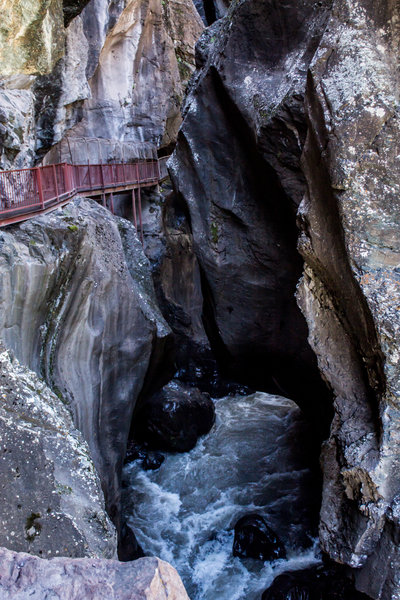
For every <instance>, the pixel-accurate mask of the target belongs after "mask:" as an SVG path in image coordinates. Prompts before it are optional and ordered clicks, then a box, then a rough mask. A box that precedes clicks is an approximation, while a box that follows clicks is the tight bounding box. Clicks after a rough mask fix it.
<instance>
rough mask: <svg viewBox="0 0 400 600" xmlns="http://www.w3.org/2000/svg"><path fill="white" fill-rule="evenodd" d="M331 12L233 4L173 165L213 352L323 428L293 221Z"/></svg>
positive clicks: (200, 61)
mask: <svg viewBox="0 0 400 600" xmlns="http://www.w3.org/2000/svg"><path fill="white" fill-rule="evenodd" d="M329 7H330V1H329V0H323V1H321V2H314V1H313V0H306V1H304V2H301V3H299V2H298V1H297V0H290V1H288V2H283V3H282V2H274V1H272V0H268V1H265V0H245V1H241V2H236V3H232V5H231V7H230V8H229V11H228V14H227V15H226V17H224V18H223V19H221V20H219V21H218V22H216V23H215V24H214V25H213V26H212V27H210V28H208V29H207V30H206V31H205V32H204V34H203V36H202V37H201V39H200V41H199V42H198V44H197V47H196V60H197V65H198V70H197V72H196V75H195V77H194V79H193V80H192V82H191V85H190V90H189V94H188V96H187V99H186V102H185V106H184V110H183V115H184V122H183V125H182V127H181V129H180V132H179V135H178V143H177V147H176V151H175V153H174V155H173V157H172V159H171V160H170V162H169V166H170V170H171V176H172V179H173V182H174V185H175V188H176V190H177V192H178V193H179V196H180V198H181V199H182V200H183V201H184V203H185V204H186V207H187V211H188V213H189V216H190V224H191V231H192V234H193V247H194V251H195V253H196V256H197V258H198V261H199V265H200V270H201V273H202V285H203V295H204V301H205V311H204V317H205V323H206V326H207V331H208V333H209V337H210V339H211V341H212V344H213V349H214V350H215V352H216V354H217V355H218V357H219V359H220V360H221V362H222V363H223V364H224V366H225V367H227V368H229V370H230V373H231V376H233V377H234V378H237V377H241V378H242V379H243V380H244V381H246V382H248V383H250V384H251V385H252V387H253V388H255V389H267V390H269V391H271V390H273V391H275V392H277V393H282V394H283V395H285V396H289V397H296V398H297V399H302V400H304V399H305V398H307V401H308V405H309V406H312V410H310V413H312V414H313V416H314V417H316V415H317V417H316V420H318V419H319V423H321V422H322V421H323V420H325V422H326V421H329V410H328V409H327V408H326V405H325V406H324V402H323V398H324V394H325V396H326V392H325V391H324V386H323V385H322V384H321V383H320V378H319V374H318V370H317V365H316V360H315V357H314V356H313V354H312V352H311V349H310V347H309V346H308V343H307V326H306V323H305V320H304V318H303V316H302V315H301V313H300V311H299V309H298V307H297V306H296V302H295V299H294V293H295V289H296V284H297V281H298V279H299V277H300V275H301V272H302V260H301V257H300V256H299V255H298V253H297V250H296V243H297V229H296V222H295V221H296V209H297V206H298V205H299V203H300V201H301V199H302V196H303V193H304V190H305V180H304V176H303V175H302V173H301V168H300V157H301V151H302V147H303V143H304V140H305V133H306V122H305V115H304V108H303V100H304V89H305V81H306V72H307V67H308V65H309V64H310V61H311V59H312V57H313V54H314V52H315V48H316V45H317V44H318V40H319V39H320V38H321V36H322V33H323V31H324V27H325V24H326V20H327V18H328V15H329ZM210 140H212V142H210ZM210 332H211V333H210ZM313 398H314V399H315V402H314V403H313ZM303 404H306V403H305V402H303ZM327 417H328V418H327Z"/></svg>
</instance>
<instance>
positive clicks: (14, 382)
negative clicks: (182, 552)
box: [0, 344, 117, 598]
mask: <svg viewBox="0 0 400 600" xmlns="http://www.w3.org/2000/svg"><path fill="white" fill-rule="evenodd" d="M0 400H1V402H0V452H1V461H0V479H1V487H0V504H1V515H2V516H1V520H0V545H1V546H7V548H9V549H10V550H15V551H17V552H29V553H31V554H36V555H38V556H41V557H42V558H50V557H53V556H69V557H82V556H91V557H104V558H115V557H116V551H117V540H116V531H115V529H114V527H113V525H112V524H111V522H110V520H109V518H108V516H107V514H106V512H105V507H104V497H103V493H102V491H101V487H100V481H99V478H98V475H97V473H96V471H95V468H94V465H93V462H92V459H91V456H90V453H89V448H88V446H87V444H86V443H85V441H84V440H83V437H82V435H81V434H80V432H79V431H77V430H76V429H75V427H74V425H73V423H72V419H71V415H70V413H69V411H68V410H67V408H66V407H65V406H64V405H63V403H62V402H61V400H60V399H59V398H58V397H57V396H56V395H55V394H54V393H53V392H52V391H51V390H50V389H49V388H48V387H47V386H46V384H45V383H44V382H43V381H41V380H40V379H39V378H38V377H37V375H36V374H35V373H33V372H32V371H29V370H28V369H26V368H25V367H23V366H21V365H20V364H19V363H18V361H16V359H12V358H11V357H10V354H9V352H8V351H6V350H5V348H4V346H3V345H2V344H0ZM0 552H2V558H1V560H0V563H1V568H3V569H4V570H6V567H5V564H4V563H3V559H4V552H3V551H0ZM10 554H11V553H10ZM4 572H5V571H3V573H4ZM0 580H1V581H3V580H2V578H1V577H0ZM2 589H3V592H4V588H2V587H1V584H0V597H2V598H6V596H5V595H2V594H1V590H2ZM4 593H5V592H4ZM8 597H12V596H7V598H8Z"/></svg>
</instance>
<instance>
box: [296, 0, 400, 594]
mask: <svg viewBox="0 0 400 600" xmlns="http://www.w3.org/2000/svg"><path fill="white" fill-rule="evenodd" d="M399 16H400V15H399V6H398V5H397V4H396V3H391V2H389V3H387V2H372V1H369V0H362V1H361V0H360V1H358V2H351V3H348V2H342V1H338V2H336V3H335V7H334V11H333V12H332V16H331V18H330V21H329V23H328V27H327V30H326V33H325V35H324V37H323V39H322V41H321V43H320V47H319V49H318V51H317V53H316V55H315V58H314V60H313V63H312V65H311V69H310V72H309V78H308V86H307V98H306V111H307V117H308V123H309V131H308V137H307V143H306V146H305V150H304V156H303V161H304V173H305V176H306V178H307V193H306V196H305V199H304V201H303V203H302V205H301V208H300V224H301V228H302V235H301V239H300V250H301V252H302V254H303V256H304V258H305V262H306V267H305V272H304V277H303V279H302V282H301V285H300V289H299V301H300V305H301V307H302V310H303V311H304V314H305V315H306V317H307V321H308V324H309V328H310V342H311V344H312V346H313V348H314V349H315V352H316V354H317V356H318V361H319V365H320V369H321V371H322V373H323V374H324V376H325V378H326V379H327V380H328V381H329V383H330V384H331V386H332V388H333V390H334V392H335V395H336V400H335V418H334V421H333V424H332V430H331V437H330V439H329V442H328V443H327V444H326V447H325V449H324V451H323V461H324V471H325V485H324V500H323V507H322V513H321V526H320V535H321V541H322V545H323V548H324V549H325V550H326V551H327V552H328V553H329V554H330V555H331V556H332V557H333V558H335V559H336V560H338V561H340V562H345V563H347V564H350V565H352V566H354V567H360V570H359V571H357V573H358V575H357V581H358V585H359V587H360V589H361V590H363V591H365V592H367V593H368V594H370V595H371V596H372V597H373V598H383V599H385V600H386V599H387V600H389V599H390V598H397V597H398V595H399V594H400V578H399V572H400V556H399V550H398V535H399V502H398V491H399V486H400V481H399V459H398V457H399V440H400V437H399V433H400V432H399V423H400V420H399V416H400V415H399V401H400V368H399V353H398V348H399V332H400V317H399V314H400V313H399V306H400V271H399V268H400V242H399V240H400V205H399V174H400V173H399V169H400V166H399V137H400V135H399V134H400V128H399V112H398V105H399V92H400V81H399V75H398V68H397V61H398V54H399V41H400V31H399V24H400V21H399Z"/></svg>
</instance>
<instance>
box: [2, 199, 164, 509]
mask: <svg viewBox="0 0 400 600" xmlns="http://www.w3.org/2000/svg"><path fill="white" fill-rule="evenodd" d="M0 238H1V241H0V245H1V249H0V277H1V288H0V303H1V304H2V305H3V306H7V310H5V311H2V312H1V313H0V337H1V338H3V340H4V342H5V344H6V346H7V347H9V348H11V349H13V350H14V352H15V354H16V356H17V358H18V359H19V360H20V361H21V362H22V363H23V364H26V365H29V367H30V368H31V369H32V370H34V371H35V372H36V373H38V374H39V375H40V376H42V377H43V378H44V379H45V380H46V382H47V383H48V384H49V386H50V387H51V388H52V389H53V390H54V391H55V392H56V393H57V395H58V396H59V397H60V398H62V399H63V401H64V402H66V404H68V406H69V407H70V409H71V411H72V413H73V417H74V422H75V425H76V426H77V428H78V429H80V431H82V433H83V435H84V438H85V439H86V441H87V442H88V444H89V447H90V451H91V454H92V457H93V460H94V463H95V465H96V468H97V469H98V472H99V475H100V479H101V482H102V486H103V490H104V493H105V496H106V501H107V506H108V510H109V511H110V514H111V515H112V517H114V518H117V514H118V505H119V485H120V471H121V467H122V462H123V456H124V454H125V450H126V444H127V439H128V434H129V429H130V424H131V418H132V414H133V410H134V407H135V402H136V400H137V398H138V396H139V394H140V393H144V394H145V393H151V392H152V391H153V389H154V388H155V389H157V388H159V387H160V385H163V384H164V383H165V381H168V379H169V377H170V376H171V375H172V373H173V369H171V368H170V369H169V368H168V365H170V367H172V366H173V355H172V353H171V331H170V329H169V328H168V326H167V324H166V323H165V321H164V319H163V318H162V315H161V314H160V312H159V310H158V307H157V305H156V301H155V296H154V289H153V286H152V282H151V274H150V269H149V265H148V261H147V259H146V258H145V256H144V254H143V250H142V247H141V244H140V242H139V240H138V238H137V236H136V233H135V231H134V228H133V226H131V225H130V224H129V223H128V222H127V221H124V220H122V219H118V218H114V217H112V215H111V213H109V212H108V211H107V210H105V209H103V208H102V207H101V206H99V205H98V204H97V203H96V202H94V201H85V200H83V199H76V200H74V201H73V202H72V203H70V204H69V205H68V206H67V207H65V208H64V209H63V210H58V211H55V212H52V213H50V214H48V215H44V216H42V217H39V218H35V219H32V220H30V221H29V222H26V223H24V224H22V225H20V226H16V227H13V228H9V229H7V231H5V230H2V233H1V234H0ZM171 363H172V364H171ZM153 386H154V387H153Z"/></svg>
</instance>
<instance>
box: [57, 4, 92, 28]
mask: <svg viewBox="0 0 400 600" xmlns="http://www.w3.org/2000/svg"><path fill="white" fill-rule="evenodd" d="M88 3H89V0H63V13H64V26H65V27H68V25H69V23H70V21H72V19H74V18H75V17H77V16H78V15H79V14H80V13H81V12H82V10H83V9H84V8H85V6H86V4H88Z"/></svg>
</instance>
